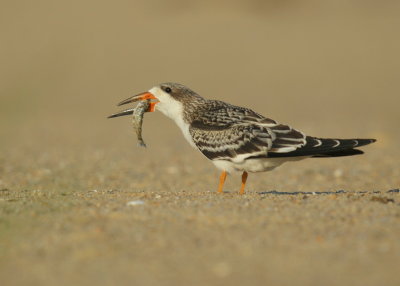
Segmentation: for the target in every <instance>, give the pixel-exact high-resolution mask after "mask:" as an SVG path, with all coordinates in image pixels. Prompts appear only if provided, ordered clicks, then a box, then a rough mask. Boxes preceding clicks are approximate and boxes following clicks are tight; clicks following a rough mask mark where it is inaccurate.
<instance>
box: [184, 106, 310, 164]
mask: <svg viewBox="0 0 400 286" xmlns="http://www.w3.org/2000/svg"><path fill="white" fill-rule="evenodd" d="M189 114H190V116H191V117H190V118H187V119H188V121H190V122H191V123H190V126H189V132H190V135H191V136H192V138H193V141H194V143H195V145H196V146H197V148H198V149H199V150H200V151H201V152H202V153H203V154H204V155H205V156H206V157H207V158H209V159H211V160H215V159H218V160H232V161H235V160H238V159H239V158H240V160H244V159H246V158H247V157H254V156H266V155H267V154H268V152H278V153H280V152H290V151H294V150H296V149H297V148H300V147H301V146H303V145H304V144H305V142H306V140H305V138H306V137H305V135H304V134H303V133H301V132H299V131H297V130H295V129H293V128H291V127H289V126H287V125H282V124H278V123H277V122H276V121H274V120H272V119H269V118H266V117H264V116H262V115H260V114H258V113H256V112H254V111H253V110H251V109H248V108H243V107H239V106H234V105H231V104H227V103H225V102H222V101H217V100H209V101H207V102H205V103H203V104H202V105H200V106H198V108H197V110H195V111H192V112H190V113H189Z"/></svg>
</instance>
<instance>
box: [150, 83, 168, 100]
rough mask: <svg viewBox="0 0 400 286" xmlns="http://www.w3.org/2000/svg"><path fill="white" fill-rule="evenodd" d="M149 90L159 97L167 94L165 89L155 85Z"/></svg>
mask: <svg viewBox="0 0 400 286" xmlns="http://www.w3.org/2000/svg"><path fill="white" fill-rule="evenodd" d="M149 92H150V93H151V94H152V95H154V96H155V97H157V98H159V97H163V96H166V95H168V96H169V94H168V93H166V92H165V91H163V90H162V89H161V88H160V87H159V86H155V87H152V88H150V89H149Z"/></svg>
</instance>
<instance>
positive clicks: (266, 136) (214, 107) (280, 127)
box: [109, 82, 376, 194]
mask: <svg viewBox="0 0 400 286" xmlns="http://www.w3.org/2000/svg"><path fill="white" fill-rule="evenodd" d="M140 100H150V101H151V103H150V107H149V109H148V110H147V111H148V112H153V111H156V110H158V111H160V112H161V113H163V114H164V115H166V116H167V117H169V118H170V119H172V120H173V121H174V122H175V123H176V124H177V125H178V127H179V128H180V129H181V131H182V133H183V136H184V137H185V139H186V140H187V141H188V142H189V144H190V145H191V146H193V147H194V148H195V149H197V150H199V151H200V152H201V153H202V154H203V155H204V156H205V157H206V158H208V159H209V160H211V162H212V163H213V164H214V165H215V166H216V167H217V168H218V169H219V170H221V175H220V177H219V184H218V189H217V193H223V187H224V183H225V180H226V177H227V175H228V174H229V173H232V172H237V171H239V172H242V182H241V186H240V190H239V194H244V193H245V186H246V182H247V177H248V173H257V172H265V171H271V170H273V169H275V168H276V167H278V166H280V165H282V164H283V163H285V162H290V161H299V160H303V159H306V158H316V157H342V156H352V155H359V154H363V153H364V152H363V151H361V150H359V149H356V147H361V146H364V145H367V144H370V143H373V142H375V141H376V139H333V138H319V137H314V136H308V135H306V134H305V133H303V132H301V131H299V130H296V129H294V128H292V127H291V126H289V125H286V124H281V123H278V122H277V121H275V120H273V119H270V118H267V117H265V116H263V115H261V114H259V113H257V112H255V111H253V110H251V109H249V108H245V107H240V106H235V105H232V104H229V103H226V102H224V101H220V100H210V99H206V98H203V97H201V96H200V95H199V94H197V93H196V92H194V91H193V90H191V89H190V88H188V87H186V86H184V85H182V84H179V83H173V82H167V83H162V84H159V85H156V86H154V87H152V88H151V89H149V90H148V91H146V92H142V93H140V94H137V95H134V96H131V97H129V98H127V99H125V100H123V101H121V102H120V103H119V104H118V106H121V105H125V104H128V103H133V102H136V101H140ZM133 110H134V109H128V110H124V111H121V112H119V113H116V114H113V115H111V116H109V118H114V117H118V116H123V115H129V114H132V113H133Z"/></svg>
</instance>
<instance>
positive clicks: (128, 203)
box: [126, 200, 144, 206]
mask: <svg viewBox="0 0 400 286" xmlns="http://www.w3.org/2000/svg"><path fill="white" fill-rule="evenodd" d="M126 205H127V206H140V205H144V201H142V200H136V201H130V202H127V203H126Z"/></svg>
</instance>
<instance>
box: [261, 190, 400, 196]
mask: <svg viewBox="0 0 400 286" xmlns="http://www.w3.org/2000/svg"><path fill="white" fill-rule="evenodd" d="M399 192H400V189H393V190H389V191H386V192H381V191H345V190H338V191H326V192H300V191H299V192H280V191H275V190H273V191H263V192H257V193H258V194H259V195H282V196H297V195H333V194H348V193H352V194H366V193H373V194H379V193H399Z"/></svg>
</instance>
